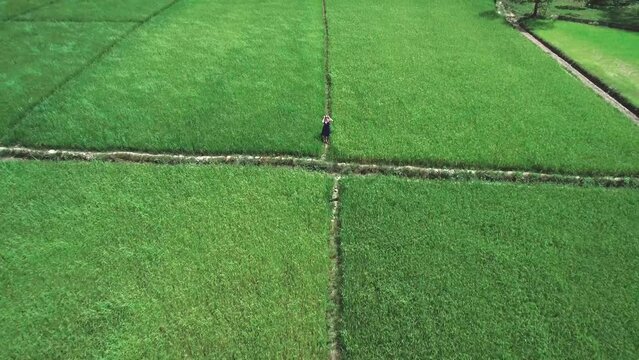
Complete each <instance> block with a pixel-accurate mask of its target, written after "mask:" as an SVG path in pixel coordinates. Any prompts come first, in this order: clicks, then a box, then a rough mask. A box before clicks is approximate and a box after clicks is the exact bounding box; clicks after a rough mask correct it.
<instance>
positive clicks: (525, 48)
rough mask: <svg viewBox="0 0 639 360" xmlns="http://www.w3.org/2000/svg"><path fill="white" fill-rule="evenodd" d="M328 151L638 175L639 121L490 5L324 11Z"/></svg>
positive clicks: (362, 4)
mask: <svg viewBox="0 0 639 360" xmlns="http://www.w3.org/2000/svg"><path fill="white" fill-rule="evenodd" d="M329 9H330V12H329V19H330V20H331V22H330V29H331V63H332V72H333V83H334V92H333V99H334V113H335V119H336V122H337V126H338V129H337V131H336V135H335V140H334V148H333V149H332V151H333V154H334V156H335V158H337V159H340V160H342V159H348V160H361V161H370V160H378V161H387V162H394V163H397V162H399V163H412V164H425V165H435V166H458V167H479V168H502V169H534V170H539V171H541V170H543V171H554V172H570V173H615V174H637V173H638V172H639V161H637V159H639V128H637V126H636V125H635V124H633V123H632V122H631V121H629V120H628V119H627V118H626V117H624V116H623V115H622V114H621V113H620V112H618V111H617V110H615V109H613V108H612V107H611V106H609V105H608V104H606V103H604V102H603V101H602V100H601V99H600V98H598V96H597V95H595V94H594V92H592V90H590V89H587V88H585V87H584V86H583V85H582V84H581V83H580V82H579V81H578V80H577V79H575V78H574V77H572V76H571V75H569V74H568V73H566V72H565V71H564V70H563V69H562V68H561V67H560V66H559V65H558V64H557V63H556V62H555V61H554V60H552V59H551V58H549V57H548V56H547V55H545V54H544V53H543V52H541V51H540V50H539V49H538V48H537V47H535V46H534V45H533V44H531V43H530V42H528V41H526V40H525V39H523V38H522V36H521V35H520V34H518V33H517V32H516V31H515V30H513V29H512V28H510V27H509V26H508V25H506V24H505V23H504V20H503V19H501V18H500V17H498V16H497V15H495V12H494V11H493V2H492V1H473V2H468V1H463V0H451V1H446V2H439V3H437V4H433V5H429V6H425V5H424V4H423V2H421V1H417V0H395V1H378V2H375V3H374V4H371V3H370V2H368V1H363V0H353V1H348V2H343V1H342V2H335V3H334V4H332V6H331V7H330V8H329Z"/></svg>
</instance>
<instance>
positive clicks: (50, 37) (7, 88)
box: [0, 22, 131, 138]
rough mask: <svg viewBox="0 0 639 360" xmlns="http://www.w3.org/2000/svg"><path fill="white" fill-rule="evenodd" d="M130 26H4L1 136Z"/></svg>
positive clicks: (1, 39) (0, 75) (1, 40)
mask: <svg viewBox="0 0 639 360" xmlns="http://www.w3.org/2000/svg"><path fill="white" fill-rule="evenodd" d="M130 26H131V25H128V24H76V23H38V24H30V23H22V22H5V23H0V138H2V136H3V135H5V134H6V133H7V130H8V129H7V128H8V127H10V126H12V125H13V124H15V123H16V122H17V121H18V119H19V118H20V117H21V116H22V115H23V114H24V112H25V110H26V109H28V108H29V107H30V106H32V105H34V104H35V103H37V102H38V101H40V100H41V98H42V97H43V96H45V95H46V94H48V93H49V92H51V91H52V90H53V89H55V88H56V86H58V85H59V84H60V83H61V82H62V81H63V80H64V79H65V78H66V77H67V76H69V75H71V74H73V73H74V72H75V71H77V70H78V69H80V68H81V67H82V66H84V65H85V64H86V63H87V62H88V61H89V60H90V59H91V58H93V57H94V56H96V55H97V54H98V53H99V52H100V51H101V50H102V49H103V48H105V47H107V46H109V45H110V44H111V43H112V42H113V41H115V39H117V37H118V36H120V35H121V34H122V33H124V32H125V31H126V30H128V29H129V28H130Z"/></svg>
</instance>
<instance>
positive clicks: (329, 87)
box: [320, 0, 333, 160]
mask: <svg viewBox="0 0 639 360" xmlns="http://www.w3.org/2000/svg"><path fill="white" fill-rule="evenodd" d="M326 1H327V0H322V21H323V23H324V115H328V116H330V117H333V79H332V77H331V66H330V65H331V63H330V59H329V53H330V52H329V46H330V37H329V31H328V14H327V10H326ZM329 150H330V145H329V144H324V148H323V149H322V155H321V157H320V158H321V159H322V160H326V158H327V157H328V152H329Z"/></svg>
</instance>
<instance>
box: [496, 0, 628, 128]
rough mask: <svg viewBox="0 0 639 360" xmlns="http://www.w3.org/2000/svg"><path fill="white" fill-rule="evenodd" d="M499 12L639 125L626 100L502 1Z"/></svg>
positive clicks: (539, 46) (521, 32)
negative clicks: (556, 47)
mask: <svg viewBox="0 0 639 360" xmlns="http://www.w3.org/2000/svg"><path fill="white" fill-rule="evenodd" d="M497 12H498V13H499V14H502V16H504V18H505V19H506V21H507V22H508V23H509V24H510V25H511V26H512V27H513V28H515V29H516V30H517V31H519V33H520V34H521V35H522V36H523V37H525V38H526V39H528V40H529V41H530V42H532V43H533V44H535V45H536V46H537V47H538V48H540V49H541V50H542V51H543V52H544V53H546V54H547V55H548V56H550V57H551V58H552V59H553V60H555V61H556V62H557V63H559V65H561V67H563V68H564V69H565V70H566V71H568V73H570V74H572V75H573V76H574V77H576V78H577V79H579V80H580V81H581V82H582V83H583V84H584V85H585V86H586V87H588V88H590V89H591V90H593V91H594V92H595V93H596V94H597V95H599V96H600V97H601V98H603V99H604V100H605V101H606V102H608V103H609V104H610V105H612V106H613V107H615V108H616V109H617V110H619V111H620V112H621V113H622V114H624V115H626V117H628V118H629V119H630V120H632V121H633V122H634V123H635V124H636V125H639V116H637V115H636V114H635V113H634V112H633V111H632V110H630V109H629V108H628V107H626V106H625V105H624V104H623V102H625V101H624V100H621V101H620V100H617V99H616V98H615V97H613V96H612V95H611V94H609V93H608V92H607V91H606V90H605V89H604V88H602V87H601V86H599V85H598V84H597V83H596V80H595V81H593V80H594V78H595V77H594V76H593V75H591V74H590V73H588V72H587V71H585V70H584V69H580V68H581V67H580V66H579V69H578V68H577V67H575V66H573V64H577V63H576V62H575V61H574V60H572V59H571V58H569V57H568V56H567V55H565V54H563V53H561V52H560V51H558V50H557V49H555V48H554V46H552V45H550V44H548V43H547V42H546V41H545V40H543V39H541V38H540V37H538V36H537V35H535V34H534V33H533V32H531V31H530V30H528V29H527V28H526V27H525V26H523V25H522V24H520V23H519V21H518V19H517V17H516V16H515V15H514V14H513V13H512V12H510V11H509V10H508V9H506V7H505V5H504V4H503V2H502V1H498V2H497ZM591 78H593V79H592V80H591ZM598 82H600V83H602V84H603V82H601V81H598Z"/></svg>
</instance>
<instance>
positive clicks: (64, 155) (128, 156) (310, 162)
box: [0, 146, 639, 189]
mask: <svg viewBox="0 0 639 360" xmlns="http://www.w3.org/2000/svg"><path fill="white" fill-rule="evenodd" d="M0 158H3V159H11V158H17V159H31V160H52V161H70V160H75V161H113V162H130V163H150V164H167V165H175V164H195V165H216V164H229V165H257V166H271V167H286V168H300V169H305V170H311V171H320V172H326V173H330V174H335V175H342V176H346V175H394V176H399V177H406V178H413V179H436V180H456V181H472V180H478V181H488V182H511V183H548V184H560V185H575V186H601V187H618V188H622V187H623V188H638V189H639V177H637V176H582V175H570V174H556V173H543V172H530V171H508V170H486V169H469V168H435V167H422V166H412V165H385V164H371V163H357V162H334V161H327V160H322V159H318V158H311V157H296V156H288V155H282V156H269V155H239V154H232V155H181V154H151V153H144V152H134V151H104V152H100V151H76V150H55V149H32V148H25V147H20V146H14V147H4V146H0Z"/></svg>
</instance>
